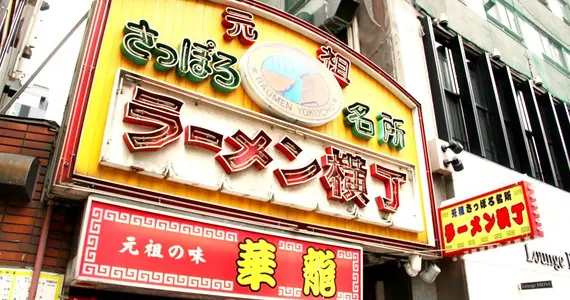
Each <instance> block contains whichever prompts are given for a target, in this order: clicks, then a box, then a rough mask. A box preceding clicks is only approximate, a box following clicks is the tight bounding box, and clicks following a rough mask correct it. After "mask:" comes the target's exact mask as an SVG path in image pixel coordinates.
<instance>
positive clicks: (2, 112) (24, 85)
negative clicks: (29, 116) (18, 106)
mask: <svg viewBox="0 0 570 300" xmlns="http://www.w3.org/2000/svg"><path fill="white" fill-rule="evenodd" d="M88 14H89V12H87V13H85V14H84V15H83V16H82V17H81V19H79V21H78V22H77V24H75V26H73V28H71V30H70V31H69V33H68V34H67V35H66V36H65V37H64V38H63V39H62V40H61V41H60V42H59V44H57V46H55V48H54V49H53V50H52V51H51V53H50V54H49V55H48V56H47V57H46V58H45V60H44V61H43V62H42V63H41V64H40V66H39V67H38V68H37V69H36V71H34V73H33V74H32V76H30V78H29V79H28V80H27V81H26V82H25V83H24V84H23V85H22V86H21V87H20V89H19V90H18V91H16V93H15V94H14V96H12V98H10V100H9V101H8V103H6V105H4V107H2V109H0V115H5V114H6V113H7V112H8V109H10V107H11V106H12V105H14V102H16V100H18V98H19V97H20V96H21V95H22V94H23V93H24V92H25V91H26V89H27V88H28V86H29V85H30V83H31V82H32V81H33V80H34V79H35V78H36V76H38V74H39V73H40V72H41V71H42V70H43V68H44V67H45V66H46V65H47V63H48V62H49V61H50V60H51V58H52V57H53V56H54V55H55V54H56V53H57V52H58V51H59V49H60V48H61V47H62V46H63V44H65V42H67V40H68V39H69V38H70V37H71V35H73V33H74V32H75V31H76V30H77V28H79V26H81V24H82V23H83V21H85V20H86V19H87V16H88Z"/></svg>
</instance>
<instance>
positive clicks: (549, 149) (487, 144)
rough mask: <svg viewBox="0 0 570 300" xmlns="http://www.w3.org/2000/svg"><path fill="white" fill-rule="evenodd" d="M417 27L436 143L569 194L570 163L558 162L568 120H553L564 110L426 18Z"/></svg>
mask: <svg viewBox="0 0 570 300" xmlns="http://www.w3.org/2000/svg"><path fill="white" fill-rule="evenodd" d="M421 22H422V26H424V32H425V33H426V34H425V36H424V37H423V41H424V45H425V55H426V62H427V64H426V65H427V68H428V72H429V75H430V76H429V80H430V87H431V91H432V100H433V104H434V113H435V117H436V123H437V130H438V134H439V137H440V138H441V139H444V140H447V141H451V140H455V141H458V142H460V143H462V144H463V145H465V150H466V151H469V152H471V153H473V154H477V155H480V156H482V157H484V158H486V159H488V160H491V161H494V162H496V163H498V164H501V165H503V166H506V167H510V168H512V169H514V170H517V171H519V172H521V173H526V174H527V175H529V176H532V177H534V178H536V179H538V180H541V181H543V182H546V183H548V184H551V185H555V186H558V187H563V188H564V189H566V190H568V191H570V168H568V165H569V163H568V162H567V161H566V160H565V159H563V158H565V157H567V154H570V153H568V147H566V148H565V147H564V146H562V145H564V143H565V140H564V139H563V136H564V134H565V133H562V132H561V130H564V128H570V118H568V116H566V118H560V117H559V118H556V117H555V116H556V115H557V114H559V115H560V114H562V115H564V114H563V112H561V109H562V108H563V107H561V106H557V103H556V101H553V100H552V98H551V95H550V94H548V93H545V92H544V91H543V90H542V89H540V88H538V87H537V86H536V85H534V84H533V83H532V81H530V80H528V79H527V78H525V77H524V76H523V75H522V74H515V72H513V71H512V70H511V68H510V67H509V66H506V65H502V64H498V63H495V62H493V61H492V60H490V58H489V55H488V54H485V53H481V51H480V50H479V49H477V48H476V47H472V46H471V45H469V44H467V43H463V38H462V37H461V36H450V35H449V34H448V33H447V32H443V31H439V30H438V29H437V28H434V27H433V25H432V24H433V21H432V20H431V18H430V17H428V16H425V17H423V18H422V19H421ZM436 37H437V39H438V40H439V42H437V41H436ZM467 90H468V91H467ZM547 100H548V101H547ZM549 101H550V102H549ZM537 103H538V104H539V105H538V106H539V107H537ZM541 105H546V106H542V107H541ZM550 105H553V107H554V109H553V107H551V106H550ZM541 115H542V116H541ZM541 120H542V122H541ZM545 120H546V123H545ZM557 120H561V121H558V122H559V123H557ZM476 123H478V125H479V126H476V125H475V124H476ZM550 127H551V128H552V129H553V130H552V131H551V130H550ZM503 128H504V129H503ZM559 128H560V129H561V130H559ZM554 152H556V153H555V154H553V153H554Z"/></svg>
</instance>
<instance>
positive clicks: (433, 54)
mask: <svg viewBox="0 0 570 300" xmlns="http://www.w3.org/2000/svg"><path fill="white" fill-rule="evenodd" d="M420 21H421V23H422V26H423V28H424V33H425V34H424V36H423V42H424V51H425V55H426V64H427V68H428V74H429V77H430V78H431V80H430V81H429V82H430V88H431V96H432V99H433V108H434V112H435V116H436V118H435V121H436V125H437V133H438V135H439V138H440V139H442V140H446V141H451V126H450V125H449V122H447V120H448V119H449V112H448V111H447V106H446V104H445V89H444V87H443V82H442V81H441V80H440V78H442V71H441V70H440V68H439V64H438V63H437V61H438V57H437V48H436V44H435V34H434V31H433V25H432V20H431V18H430V17H429V16H423V17H422V18H421V20H420ZM435 79H437V80H435Z"/></svg>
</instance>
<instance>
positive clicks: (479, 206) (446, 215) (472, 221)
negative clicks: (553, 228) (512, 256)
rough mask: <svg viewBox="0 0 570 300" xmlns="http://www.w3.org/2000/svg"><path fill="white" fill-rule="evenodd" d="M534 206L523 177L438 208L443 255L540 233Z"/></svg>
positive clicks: (531, 192)
mask: <svg viewBox="0 0 570 300" xmlns="http://www.w3.org/2000/svg"><path fill="white" fill-rule="evenodd" d="M536 208H537V205H536V200H535V196H534V190H533V188H532V187H531V186H530V185H529V184H528V183H527V182H524V181H522V182H519V183H516V184H512V185H509V186H507V187H504V188H501V189H497V190H494V191H491V192H488V193H486V194H483V195H481V196H476V197H473V198H471V199H468V200H465V201H462V202H459V203H456V204H453V205H450V206H447V207H442V208H440V209H439V215H440V219H441V224H442V227H441V234H442V236H443V237H444V239H443V247H444V249H445V251H444V255H446V256H452V255H457V254H462V253H465V252H471V251H474V250H480V249H484V248H490V247H493V248H494V247H497V246H498V245H502V244H508V243H515V242H517V241H520V240H525V239H529V238H530V239H532V238H535V237H541V236H543V233H542V229H541V224H540V221H539V214H538V212H537V209H536Z"/></svg>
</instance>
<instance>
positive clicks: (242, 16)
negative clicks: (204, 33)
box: [222, 7, 259, 45]
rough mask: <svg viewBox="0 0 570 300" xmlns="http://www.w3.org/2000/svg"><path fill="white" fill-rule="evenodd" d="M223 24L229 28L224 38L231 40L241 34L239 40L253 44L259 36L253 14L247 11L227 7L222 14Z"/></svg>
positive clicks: (246, 43) (245, 43)
mask: <svg viewBox="0 0 570 300" xmlns="http://www.w3.org/2000/svg"><path fill="white" fill-rule="evenodd" d="M222 25H223V26H224V27H226V28H227V30H226V32H225V33H224V39H225V40H226V41H231V40H233V39H234V38H235V37H238V36H239V40H240V42H241V43H242V44H244V45H251V44H253V43H255V41H257V37H258V36H259V34H258V32H257V30H255V23H254V22H253V14H251V13H248V12H246V11H243V10H240V9H237V8H233V7H227V8H226V9H225V10H224V12H223V14H222Z"/></svg>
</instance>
